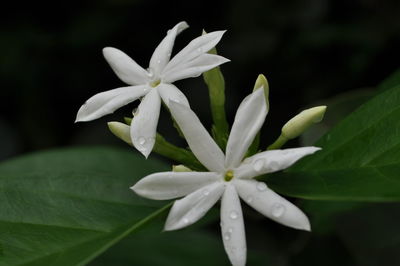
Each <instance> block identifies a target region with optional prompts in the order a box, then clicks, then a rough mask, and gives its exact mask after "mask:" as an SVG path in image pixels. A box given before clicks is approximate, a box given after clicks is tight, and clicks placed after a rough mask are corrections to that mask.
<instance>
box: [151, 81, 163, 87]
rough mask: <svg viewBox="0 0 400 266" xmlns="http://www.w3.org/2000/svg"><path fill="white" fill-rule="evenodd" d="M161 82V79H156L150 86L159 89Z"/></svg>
mask: <svg viewBox="0 0 400 266" xmlns="http://www.w3.org/2000/svg"><path fill="white" fill-rule="evenodd" d="M160 83H161V80H160V79H156V80H154V81H152V82H150V86H152V87H153V88H155V87H157V86H158V85H160Z"/></svg>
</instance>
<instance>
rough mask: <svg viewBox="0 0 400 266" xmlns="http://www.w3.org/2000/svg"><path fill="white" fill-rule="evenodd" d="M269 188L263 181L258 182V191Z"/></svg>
mask: <svg viewBox="0 0 400 266" xmlns="http://www.w3.org/2000/svg"><path fill="white" fill-rule="evenodd" d="M266 189H267V185H266V184H265V183H263V182H258V183H257V190H258V191H265V190H266Z"/></svg>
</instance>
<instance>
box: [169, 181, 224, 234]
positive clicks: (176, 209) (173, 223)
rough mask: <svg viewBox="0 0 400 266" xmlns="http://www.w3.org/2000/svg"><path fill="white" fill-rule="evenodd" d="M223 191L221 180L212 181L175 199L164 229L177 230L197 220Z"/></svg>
mask: <svg viewBox="0 0 400 266" xmlns="http://www.w3.org/2000/svg"><path fill="white" fill-rule="evenodd" d="M223 191H224V184H223V182H221V181H220V182H214V183H212V184H210V185H208V186H205V187H203V188H201V189H198V190H196V191H194V192H193V193H191V194H189V195H187V196H186V197H184V198H183V199H180V200H177V201H175V203H174V205H173V206H172V208H171V211H170V212H169V215H168V218H167V221H166V223H165V227H164V229H165V230H167V231H170V230H177V229H181V228H183V227H186V226H188V225H191V224H193V223H195V222H197V221H198V220H199V219H200V218H201V217H203V216H204V215H205V214H206V213H207V211H208V210H209V209H210V208H211V207H212V206H214V204H215V203H216V202H217V201H218V200H219V199H220V197H221V195H222V193H223Z"/></svg>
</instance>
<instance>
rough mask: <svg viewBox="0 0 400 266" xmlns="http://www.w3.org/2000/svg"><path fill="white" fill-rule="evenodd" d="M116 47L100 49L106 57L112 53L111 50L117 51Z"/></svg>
mask: <svg viewBox="0 0 400 266" xmlns="http://www.w3.org/2000/svg"><path fill="white" fill-rule="evenodd" d="M117 50H118V49H116V48H114V47H108V46H107V47H104V48H103V50H102V52H103V55H104V57H107V55H109V54H111V53H113V52H115V51H117Z"/></svg>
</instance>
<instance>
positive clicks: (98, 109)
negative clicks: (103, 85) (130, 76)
mask: <svg viewBox="0 0 400 266" xmlns="http://www.w3.org/2000/svg"><path fill="white" fill-rule="evenodd" d="M147 91H148V86H147V85H138V86H129V87H122V88H117V89H113V90H109V91H105V92H100V93H98V94H96V95H94V96H93V97H91V98H90V99H89V100H87V101H86V102H85V103H84V104H83V105H82V106H81V108H80V109H79V111H78V114H77V115H76V120H75V122H82V121H91V120H94V119H97V118H100V117H102V116H104V115H107V114H111V113H113V112H114V111H115V110H117V109H118V108H120V107H122V106H124V105H127V104H128V103H130V102H133V101H134V100H136V99H138V98H139V97H141V96H143V95H145V94H146V93H147Z"/></svg>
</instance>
